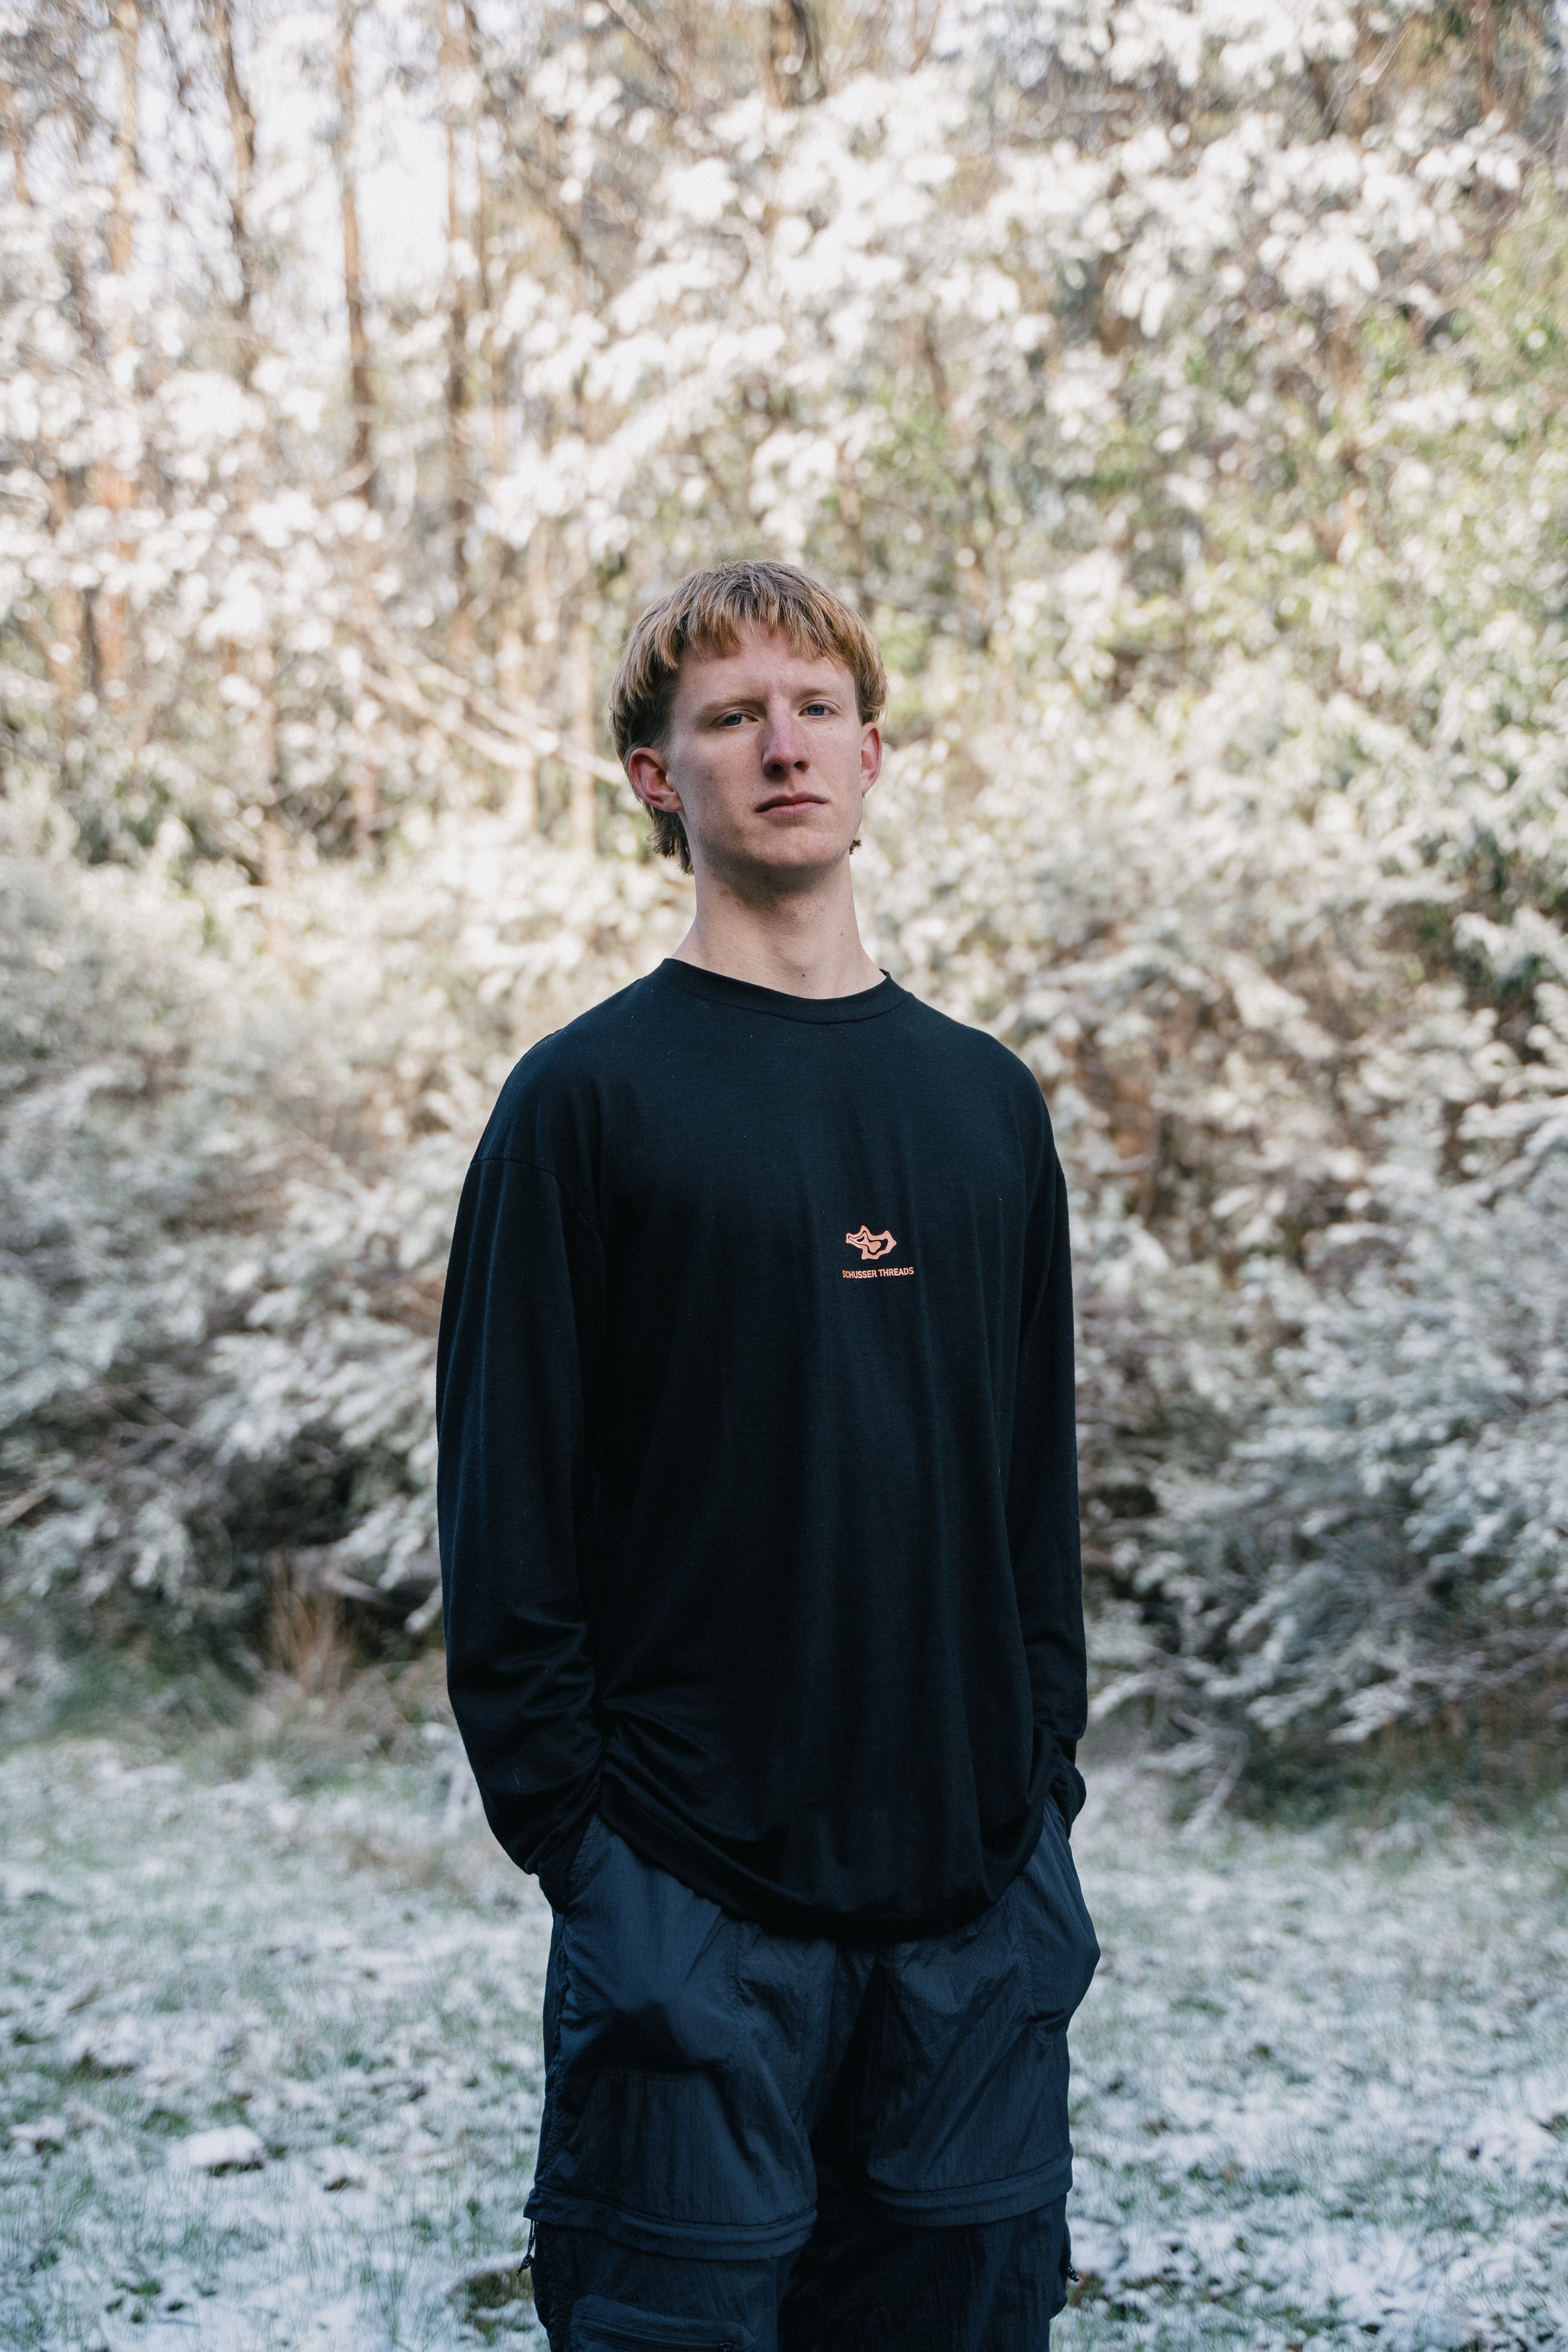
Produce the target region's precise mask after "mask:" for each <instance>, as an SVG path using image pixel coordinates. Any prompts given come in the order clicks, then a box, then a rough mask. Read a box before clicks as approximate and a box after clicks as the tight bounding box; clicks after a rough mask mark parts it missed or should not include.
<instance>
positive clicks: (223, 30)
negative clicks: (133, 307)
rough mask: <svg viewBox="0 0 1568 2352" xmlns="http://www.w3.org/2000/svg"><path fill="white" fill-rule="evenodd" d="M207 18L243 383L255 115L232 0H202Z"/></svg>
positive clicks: (252, 360)
mask: <svg viewBox="0 0 1568 2352" xmlns="http://www.w3.org/2000/svg"><path fill="white" fill-rule="evenodd" d="M207 21H208V26H209V29H210V31H211V34H212V37H213V41H214V44H215V46H216V49H217V63H218V79H219V80H220V81H221V82H222V84H223V95H224V103H225V105H226V107H227V109H228V131H229V141H230V143H231V145H232V146H233V148H234V187H233V189H232V191H231V193H230V195H229V200H228V220H229V234H230V236H231V237H232V239H233V242H234V259H235V267H236V268H237V270H238V272H239V293H238V296H237V299H236V301H235V305H234V320H235V334H236V354H235V355H236V358H237V361H238V364H239V380H240V382H241V383H243V384H244V385H245V387H246V389H247V391H248V390H249V388H250V379H251V377H252V376H253V375H254V374H255V373H256V362H257V360H258V357H259V353H258V350H257V342H256V254H255V250H254V248H253V247H252V245H251V242H250V196H251V190H252V188H253V186H254V185H255V181H256V116H255V113H254V112H253V110H252V109H251V104H250V97H249V93H248V92H247V89H246V87H245V84H244V82H243V81H242V80H241V79H240V73H239V63H238V60H237V58H236V56H235V53H234V0H208V6H207Z"/></svg>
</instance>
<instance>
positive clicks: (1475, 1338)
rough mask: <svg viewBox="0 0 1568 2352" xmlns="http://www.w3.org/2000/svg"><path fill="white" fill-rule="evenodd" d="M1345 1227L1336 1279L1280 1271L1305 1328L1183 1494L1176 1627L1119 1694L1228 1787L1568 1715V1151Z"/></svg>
mask: <svg viewBox="0 0 1568 2352" xmlns="http://www.w3.org/2000/svg"><path fill="white" fill-rule="evenodd" d="M1328 1239H1329V1240H1331V1241H1335V1240H1337V1241H1338V1247H1337V1248H1336V1249H1335V1250H1334V1251H1333V1252H1332V1254H1331V1255H1330V1253H1328V1252H1327V1251H1321V1252H1320V1253H1319V1255H1320V1258H1321V1259H1324V1258H1326V1259H1327V1261H1328V1262H1327V1264H1326V1265H1323V1266H1322V1269H1321V1276H1320V1280H1319V1281H1318V1282H1307V1281H1304V1280H1295V1281H1285V1280H1281V1279H1280V1278H1279V1275H1278V1274H1277V1273H1276V1274H1275V1275H1274V1276H1272V1278H1271V1279H1270V1280H1269V1281H1268V1288H1269V1289H1270V1290H1271V1291H1272V1293H1273V1301H1272V1304H1273V1307H1274V1311H1275V1312H1276V1313H1277V1314H1278V1315H1279V1316H1280V1317H1281V1318H1283V1319H1284V1320H1285V1321H1286V1322H1287V1323H1288V1324H1289V1325H1292V1326H1293V1327H1294V1328H1293V1331H1292V1333H1291V1335H1290V1337H1289V1339H1288V1341H1287V1343H1286V1344H1285V1345H1283V1346H1281V1347H1280V1348H1279V1350H1278V1352H1277V1353H1276V1354H1275V1355H1274V1358H1273V1360H1272V1363H1271V1364H1270V1365H1269V1367H1268V1377H1267V1385H1266V1387H1265V1388H1264V1389H1263V1391H1262V1394H1261V1397H1260V1409H1259V1410H1258V1413H1257V1416H1256V1419H1255V1420H1254V1421H1253V1423H1252V1424H1251V1426H1250V1427H1248V1428H1247V1429H1245V1430H1243V1431H1242V1432H1241V1433H1240V1434H1238V1436H1237V1439H1236V1442H1235V1444H1234V1445H1233V1447H1232V1449H1231V1451H1230V1454H1229V1455H1228V1458H1227V1461H1226V1465H1225V1475H1224V1476H1223V1479H1221V1480H1219V1481H1217V1482H1213V1483H1209V1484H1207V1485H1204V1484H1198V1483H1194V1482H1189V1483H1188V1484H1187V1485H1186V1486H1185V1489H1184V1491H1183V1490H1181V1489H1180V1488H1178V1489H1176V1491H1175V1492H1174V1493H1173V1496H1172V1502H1173V1507H1172V1508H1171V1510H1170V1511H1169V1514H1168V1516H1167V1517H1166V1519H1165V1521H1164V1523H1163V1528H1162V1529H1161V1536H1162V1538H1163V1542H1162V1548H1161V1549H1159V1550H1158V1551H1156V1552H1155V1553H1154V1554H1153V1555H1152V1558H1151V1559H1150V1560H1149V1561H1148V1563H1147V1566H1146V1568H1145V1570H1144V1571H1143V1575H1142V1580H1141V1591H1142V1600H1143V1604H1144V1611H1145V1615H1146V1618H1147V1620H1148V1621H1149V1622H1151V1623H1156V1622H1157V1623H1158V1624H1159V1625H1160V1626H1161V1628H1162V1638H1161V1639H1160V1640H1159V1642H1158V1645H1157V1646H1156V1647H1154V1649H1153V1653H1152V1655H1149V1656H1146V1658H1145V1660H1144V1661H1143V1663H1142V1666H1141V1667H1140V1668H1138V1669H1137V1670H1135V1671H1134V1672H1133V1673H1132V1674H1131V1675H1128V1676H1127V1677H1125V1678H1123V1679H1122V1680H1121V1681H1120V1682H1119V1683H1114V1684H1112V1685H1110V1687H1109V1688H1108V1689H1107V1690H1106V1691H1105V1692H1104V1693H1103V1694H1102V1696H1101V1701H1100V1704H1101V1706H1102V1708H1104V1709H1106V1710H1108V1711H1109V1710H1110V1709H1113V1708H1114V1707H1115V1706H1118V1705H1119V1704H1122V1703H1124V1702H1125V1701H1126V1700H1127V1699H1129V1698H1131V1696H1133V1695H1134V1694H1135V1693H1138V1692H1147V1691H1153V1692H1155V1693H1157V1694H1158V1696H1159V1698H1160V1700H1161V1702H1162V1703H1163V1706H1164V1708H1165V1709H1166V1710H1167V1712H1168V1714H1169V1716H1170V1717H1171V1718H1172V1719H1173V1721H1174V1722H1175V1723H1176V1724H1177V1725H1178V1726H1179V1727H1184V1729H1185V1730H1186V1731H1187V1733H1188V1734H1189V1735H1190V1745H1189V1747H1188V1749H1187V1751H1186V1755H1185V1758H1184V1761H1186V1762H1187V1763H1189V1764H1190V1765H1192V1766H1193V1767H1194V1768H1199V1769H1205V1770H1206V1771H1208V1772H1209V1773H1210V1774H1211V1776H1212V1775H1218V1776H1219V1777H1220V1779H1221V1780H1222V1782H1223V1783H1225V1784H1228V1783H1230V1782H1232V1781H1234V1780H1235V1779H1236V1778H1237V1775H1238V1774H1239V1773H1241V1772H1242V1771H1244V1770H1247V1769H1251V1770H1253V1771H1254V1772H1258V1771H1261V1772H1263V1773H1264V1774H1265V1775H1266V1777H1268V1778H1269V1779H1272V1780H1275V1781H1276V1782H1277V1783H1278V1782H1279V1780H1280V1779H1281V1778H1282V1777H1284V1776H1286V1775H1288V1774H1289V1773H1290V1772H1292V1771H1295V1770H1300V1769H1301V1768H1303V1767H1311V1766H1314V1765H1317V1764H1319V1763H1321V1760H1322V1759H1323V1758H1324V1756H1325V1754H1326V1753H1328V1754H1331V1753H1332V1751H1333V1750H1334V1749H1335V1748H1341V1749H1344V1748H1353V1747H1354V1746H1357V1745H1359V1744H1361V1743H1363V1742H1365V1741H1367V1740H1369V1739H1372V1738H1374V1737H1375V1736H1376V1735H1378V1734H1380V1733H1388V1732H1396V1733H1397V1732H1406V1731H1412V1730H1417V1729H1421V1728H1424V1727H1428V1726H1434V1725H1436V1726H1438V1727H1443V1728H1446V1729H1447V1730H1449V1731H1450V1732H1454V1733H1458V1735H1460V1736H1461V1737H1463V1738H1469V1739H1473V1740H1476V1741H1477V1742H1478V1744H1479V1748H1480V1749H1481V1751H1482V1752H1485V1751H1486V1750H1488V1749H1490V1750H1492V1751H1495V1750H1496V1749H1497V1748H1499V1747H1500V1746H1503V1745H1506V1744H1510V1743H1511V1742H1512V1741H1513V1740H1514V1739H1516V1738H1518V1737H1519V1736H1520V1735H1521V1733H1522V1734H1529V1733H1531V1732H1534V1733H1537V1734H1540V1733H1546V1734H1548V1735H1550V1734H1551V1733H1552V1732H1556V1733H1558V1734H1560V1733H1561V1731H1562V1728H1563V1724H1564V1721H1565V1720H1568V1677H1565V1675H1564V1664H1565V1662H1568V1160H1564V1157H1563V1153H1562V1151H1561V1150H1555V1151H1553V1152H1552V1153H1551V1154H1550V1155H1549V1156H1547V1157H1546V1158H1544V1160H1542V1162H1541V1163H1540V1164H1539V1165H1537V1166H1535V1167H1533V1168H1532V1169H1531V1170H1530V1171H1529V1172H1528V1173H1527V1175H1526V1177H1525V1179H1524V1181H1519V1182H1515V1183H1513V1184H1510V1186H1509V1187H1508V1188H1507V1189H1505V1190H1503V1191H1501V1192H1500V1193H1498V1194H1497V1196H1496V1197H1495V1198H1494V1199H1492V1200H1490V1201H1488V1200H1486V1199H1485V1198H1483V1197H1478V1195H1477V1194H1476V1193H1474V1192H1470V1191H1463V1192H1461V1191H1458V1190H1451V1191H1447V1192H1445V1191H1441V1190H1437V1189H1434V1190H1432V1191H1431V1192H1430V1193H1429V1194H1428V1196H1427V1198H1426V1201H1425V1202H1424V1203H1423V1205H1422V1207H1421V1208H1420V1210H1419V1211H1418V1212H1417V1213H1415V1215H1414V1217H1413V1219H1412V1222H1411V1223H1410V1224H1409V1225H1408V1227H1406V1229H1405V1230H1404V1231H1400V1230H1398V1229H1396V1228H1390V1227H1383V1228H1372V1229H1366V1228H1363V1229H1361V1231H1360V1232H1359V1233H1356V1232H1347V1233H1345V1234H1343V1235H1342V1236H1336V1235H1333V1234H1331V1235H1330V1236H1328ZM1358 1260H1359V1263H1357V1261H1358ZM1336 1261H1338V1262H1339V1270H1337V1271H1336V1270H1335V1262H1336Z"/></svg>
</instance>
